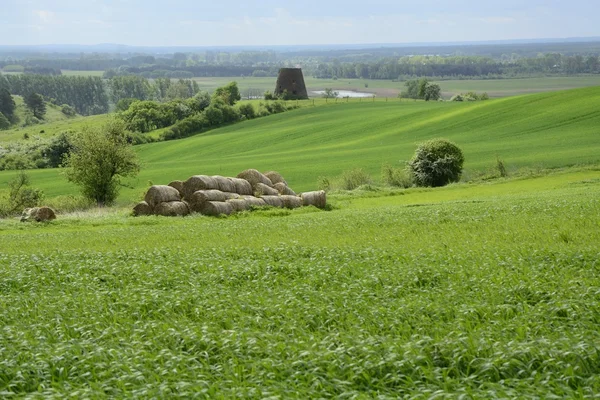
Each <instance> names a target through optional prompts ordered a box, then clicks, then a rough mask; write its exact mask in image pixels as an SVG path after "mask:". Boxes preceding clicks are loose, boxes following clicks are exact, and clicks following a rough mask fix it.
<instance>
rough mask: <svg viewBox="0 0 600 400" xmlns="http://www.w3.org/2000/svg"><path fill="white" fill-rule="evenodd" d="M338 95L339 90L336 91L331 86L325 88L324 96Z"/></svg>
mask: <svg viewBox="0 0 600 400" xmlns="http://www.w3.org/2000/svg"><path fill="white" fill-rule="evenodd" d="M338 95H339V92H336V91H334V90H333V89H331V88H325V90H324V92H323V95H322V97H324V98H326V99H335V98H336V97H338Z"/></svg>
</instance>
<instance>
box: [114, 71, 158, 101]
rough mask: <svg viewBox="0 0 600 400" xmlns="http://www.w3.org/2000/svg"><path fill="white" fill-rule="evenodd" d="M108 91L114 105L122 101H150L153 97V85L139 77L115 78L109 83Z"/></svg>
mask: <svg viewBox="0 0 600 400" xmlns="http://www.w3.org/2000/svg"><path fill="white" fill-rule="evenodd" d="M108 89H109V93H110V100H111V101H112V102H113V103H114V104H118V103H119V100H121V99H138V100H150V99H152V97H153V89H152V85H150V82H148V80H147V79H145V78H142V77H139V76H115V77H113V78H111V79H110V80H109V81H108Z"/></svg>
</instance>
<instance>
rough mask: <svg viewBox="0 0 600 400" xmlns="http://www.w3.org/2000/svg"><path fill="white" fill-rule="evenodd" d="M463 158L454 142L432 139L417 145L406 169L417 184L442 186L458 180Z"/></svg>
mask: <svg viewBox="0 0 600 400" xmlns="http://www.w3.org/2000/svg"><path fill="white" fill-rule="evenodd" d="M464 160H465V159H464V156H463V153H462V151H461V149H460V148H458V146H456V145H455V144H454V143H452V142H450V141H448V140H445V139H432V140H428V141H426V142H423V143H421V144H420V145H419V146H418V147H417V150H416V151H415V154H414V156H413V158H412V159H411V160H410V161H409V162H408V169H409V171H410V174H411V176H412V180H413V181H414V183H415V184H416V185H417V186H433V187H436V186H444V185H447V184H448V183H452V182H458V181H459V180H460V176H461V174H462V168H463V163H464Z"/></svg>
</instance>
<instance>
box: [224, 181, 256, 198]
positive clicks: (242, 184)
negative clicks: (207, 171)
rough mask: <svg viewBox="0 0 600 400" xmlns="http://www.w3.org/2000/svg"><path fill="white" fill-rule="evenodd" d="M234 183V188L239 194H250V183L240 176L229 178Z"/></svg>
mask: <svg viewBox="0 0 600 400" xmlns="http://www.w3.org/2000/svg"><path fill="white" fill-rule="evenodd" d="M229 180H231V182H233V184H234V185H235V190H234V192H236V193H237V194H239V195H242V196H244V195H252V185H251V184H250V182H248V181H247V180H245V179H242V178H229Z"/></svg>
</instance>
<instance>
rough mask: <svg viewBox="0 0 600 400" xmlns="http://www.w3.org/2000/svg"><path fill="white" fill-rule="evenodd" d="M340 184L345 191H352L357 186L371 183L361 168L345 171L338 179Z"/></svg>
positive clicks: (369, 177)
mask: <svg viewBox="0 0 600 400" xmlns="http://www.w3.org/2000/svg"><path fill="white" fill-rule="evenodd" d="M340 182H341V187H342V189H345V190H354V189H356V188H357V187H359V186H362V185H369V184H371V183H372V181H371V176H370V175H369V174H368V173H367V172H366V171H365V170H363V169H362V168H354V169H352V170H350V171H345V172H344V173H342V175H341V177H340Z"/></svg>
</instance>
